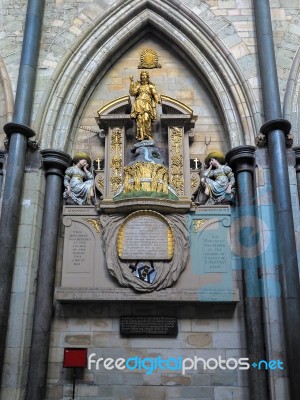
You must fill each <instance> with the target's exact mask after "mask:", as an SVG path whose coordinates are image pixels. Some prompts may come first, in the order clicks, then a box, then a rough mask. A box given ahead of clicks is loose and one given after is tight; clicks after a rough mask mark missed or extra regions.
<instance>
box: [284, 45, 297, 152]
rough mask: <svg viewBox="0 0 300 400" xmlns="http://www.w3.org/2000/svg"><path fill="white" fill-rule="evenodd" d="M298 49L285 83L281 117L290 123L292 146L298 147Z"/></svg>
mask: <svg viewBox="0 0 300 400" xmlns="http://www.w3.org/2000/svg"><path fill="white" fill-rule="evenodd" d="M299 108H300V48H299V49H298V51H297V53H296V56H295V58H294V62H293V65H292V68H291V70H290V75H289V78H288V81H287V87H286V92H285V96H284V103H283V117H284V118H286V119H287V120H289V121H291V124H292V133H293V135H294V145H299V143H300V135H299V126H300V112H299Z"/></svg>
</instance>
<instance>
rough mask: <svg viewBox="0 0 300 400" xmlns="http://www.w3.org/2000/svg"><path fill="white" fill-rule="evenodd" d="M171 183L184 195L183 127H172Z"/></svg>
mask: <svg viewBox="0 0 300 400" xmlns="http://www.w3.org/2000/svg"><path fill="white" fill-rule="evenodd" d="M169 129H170V174H171V179H170V181H171V182H170V183H171V185H172V186H173V188H174V189H175V190H176V192H177V193H178V194H179V195H184V177H183V176H184V175H183V173H184V171H183V128H178V127H170V128H169Z"/></svg>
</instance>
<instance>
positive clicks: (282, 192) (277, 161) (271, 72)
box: [253, 0, 300, 399]
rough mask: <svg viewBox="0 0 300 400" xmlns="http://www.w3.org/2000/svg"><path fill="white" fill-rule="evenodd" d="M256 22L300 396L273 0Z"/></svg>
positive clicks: (263, 4)
mask: <svg viewBox="0 0 300 400" xmlns="http://www.w3.org/2000/svg"><path fill="white" fill-rule="evenodd" d="M253 5H254V12H255V26H256V36H257V44H258V57H259V66H260V75H261V84H262V96H263V108H264V114H265V120H266V122H265V124H264V125H263V126H262V127H261V132H262V133H264V134H265V135H266V136H267V142H268V153H269V164H270V173H271V183H272V189H273V192H272V193H273V198H274V203H275V208H276V217H277V224H278V237H279V247H280V253H281V259H282V268H281V283H282V304H283V312H284V320H285V321H284V322H285V338H286V348H287V364H288V365H287V367H288V375H289V386H290V395H291V399H299V398H300V379H299V376H300V363H299V360H300V346H299V331H300V285H299V271H298V262H297V250H296V240H295V234H294V222H293V214H292V203H291V192H290V184H289V175H288V164H287V155H286V145H285V135H286V134H287V133H289V131H290V128H291V125H290V123H289V121H286V120H284V119H282V118H281V117H282V113H281V104H280V96H279V87H278V78H277V71H276V61H275V51H274V43H273V33H272V23H271V14H270V4H269V0H254V2H253Z"/></svg>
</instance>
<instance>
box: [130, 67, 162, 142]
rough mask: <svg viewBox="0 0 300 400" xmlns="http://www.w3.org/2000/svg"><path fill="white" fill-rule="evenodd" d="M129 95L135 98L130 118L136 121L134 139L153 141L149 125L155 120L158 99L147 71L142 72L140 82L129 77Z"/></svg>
mask: <svg viewBox="0 0 300 400" xmlns="http://www.w3.org/2000/svg"><path fill="white" fill-rule="evenodd" d="M129 94H130V95H131V96H135V102H134V105H133V109H132V111H131V115H130V117H131V118H132V119H135V120H136V125H137V134H136V139H137V140H138V141H142V140H153V138H152V134H151V124H152V122H154V121H155V120H156V105H157V103H160V98H159V95H158V94H157V92H156V88H155V85H154V83H152V82H151V81H150V76H149V73H148V72H147V71H142V72H141V74H140V80H139V81H136V82H134V81H133V76H132V75H131V76H130V87H129Z"/></svg>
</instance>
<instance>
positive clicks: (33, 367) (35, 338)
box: [26, 149, 71, 400]
mask: <svg viewBox="0 0 300 400" xmlns="http://www.w3.org/2000/svg"><path fill="white" fill-rule="evenodd" d="M41 154H42V158H43V163H44V168H45V170H46V191H45V203H44V211H43V224H42V233H41V244H40V254H39V265H38V276H37V288H36V297H35V308H34V316H33V329H32V339H31V352H30V363H29V374H28V385H27V392H26V400H41V399H43V398H44V395H45V389H46V379H47V369H48V353H49V341H50V333H51V319H52V313H53V294H54V283H55V265H56V253H57V240H58V228H59V218H60V208H61V202H62V188H63V178H64V171H65V170H66V168H67V167H68V166H69V165H70V163H71V157H70V156H69V155H68V154H66V153H64V152H63V151H58V150H51V149H49V150H48V149H47V150H42V151H41Z"/></svg>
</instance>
